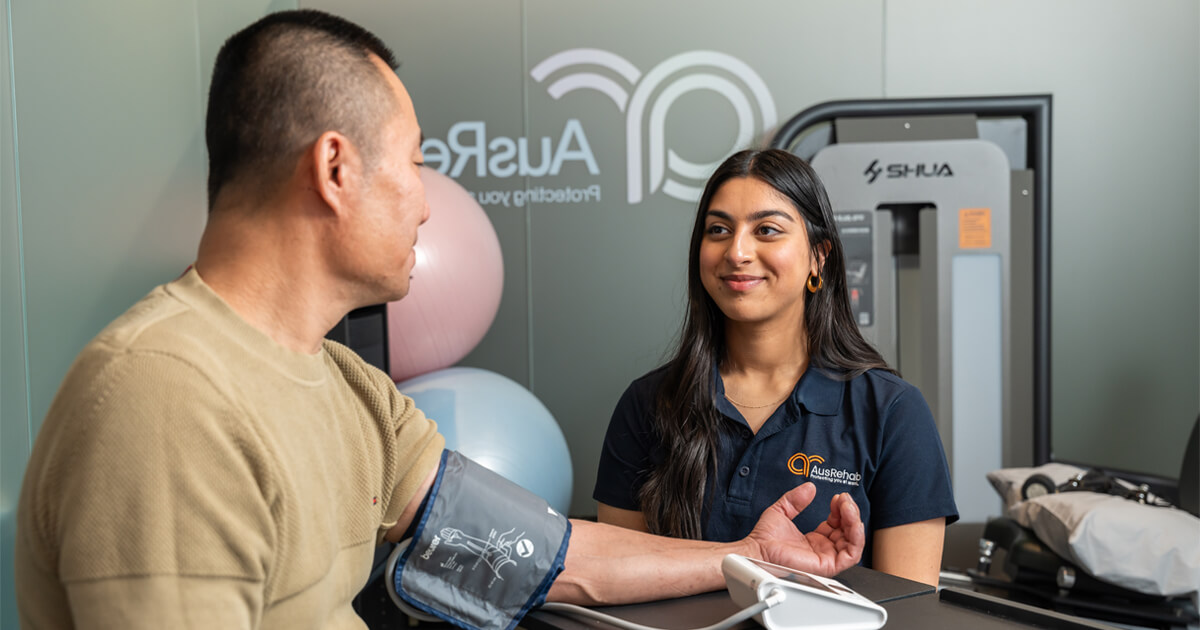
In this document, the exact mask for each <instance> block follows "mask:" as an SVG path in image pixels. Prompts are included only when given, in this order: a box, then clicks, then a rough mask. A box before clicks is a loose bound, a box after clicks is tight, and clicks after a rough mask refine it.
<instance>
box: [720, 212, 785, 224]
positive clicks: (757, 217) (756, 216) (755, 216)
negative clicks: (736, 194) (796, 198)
mask: <svg viewBox="0 0 1200 630" xmlns="http://www.w3.org/2000/svg"><path fill="white" fill-rule="evenodd" d="M705 216H710V217H717V218H718V219H724V220H726V221H733V216H731V215H730V214H729V213H728V212H725V211H724V210H709V211H708V212H706V213H705ZM767 217H783V218H785V219H787V220H788V221H791V222H792V223H795V222H796V219H795V217H793V216H792V215H791V214H789V213H787V212H785V211H783V210H774V209H767V210H758V211H756V212H754V213H752V214H751V215H750V220H751V221H761V220H763V219H765V218H767Z"/></svg>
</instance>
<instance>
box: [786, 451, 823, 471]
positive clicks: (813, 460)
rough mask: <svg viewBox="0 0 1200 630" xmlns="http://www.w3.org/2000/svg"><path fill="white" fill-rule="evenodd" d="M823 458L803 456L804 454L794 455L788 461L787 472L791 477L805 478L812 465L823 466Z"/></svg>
mask: <svg viewBox="0 0 1200 630" xmlns="http://www.w3.org/2000/svg"><path fill="white" fill-rule="evenodd" d="M823 463H825V458H824V457H821V456H820V455H805V454H804V453H796V454H795V455H792V458H791V459H789V460H788V470H790V471H792V474H793V475H800V476H801V477H807V476H808V471H809V469H810V468H812V465H813V464H823Z"/></svg>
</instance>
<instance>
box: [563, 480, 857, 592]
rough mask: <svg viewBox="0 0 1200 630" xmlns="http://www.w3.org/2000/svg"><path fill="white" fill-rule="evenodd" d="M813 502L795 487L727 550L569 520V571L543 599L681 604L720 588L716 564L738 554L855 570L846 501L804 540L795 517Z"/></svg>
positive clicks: (838, 500) (811, 491)
mask: <svg viewBox="0 0 1200 630" xmlns="http://www.w3.org/2000/svg"><path fill="white" fill-rule="evenodd" d="M815 495H816V488H815V487H814V486H813V485H812V484H811V483H806V484H803V485H801V486H799V487H796V488H793V489H792V490H791V491H789V492H788V493H787V494H785V495H783V496H782V497H781V498H780V499H779V500H778V501H776V502H775V504H774V505H772V506H771V507H769V508H767V510H766V511H765V512H763V515H762V517H761V518H760V519H759V521H758V524H757V525H755V527H754V530H753V531H751V532H750V535H749V536H747V537H746V538H744V539H742V540H740V541H737V542H732V543H714V542H707V541H700V540H683V539H678V538H664V537H661V536H654V535H651V534H646V533H642V532H637V531H632V530H629V529H625V528H622V527H616V526H612V525H605V524H602V523H592V522H588V521H572V527H573V528H574V529H573V532H572V534H571V544H570V546H569V547H568V548H567V558H566V569H565V570H564V571H563V572H562V574H561V575H559V576H558V579H557V580H556V581H555V582H554V585H553V586H552V587H551V588H550V593H549V596H548V599H549V600H551V601H565V602H571V603H576V604H586V605H605V604H624V603H632V602H640V601H652V600H657V599H665V598H669V597H682V596H685V595H694V594H696V593H704V592H708V591H713V590H717V589H720V588H722V587H724V585H725V578H724V577H723V575H722V574H721V560H722V559H724V557H725V556H726V555H727V554H731V553H736V554H739V555H743V556H748V557H751V558H757V559H761V560H766V561H767V562H773V563H775V564H781V565H784V566H789V567H793V568H796V569H801V570H803V571H808V572H810V573H817V574H820V575H827V576H828V575H834V574H836V573H839V572H841V571H843V570H845V569H848V568H850V567H851V566H854V565H855V564H857V563H858V561H859V559H860V558H861V557H862V550H863V544H864V542H865V540H866V533H865V531H864V529H863V524H862V519H861V517H860V516H859V513H858V506H856V505H855V504H854V501H853V500H851V499H850V497H849V496H848V495H845V494H839V495H837V496H835V497H834V498H833V500H832V501H830V516H829V518H828V520H826V522H825V523H822V524H821V526H820V527H818V528H817V529H816V530H813V531H812V532H809V533H808V534H802V533H801V532H800V531H799V530H797V529H796V526H795V524H793V523H792V519H793V518H795V517H796V515H797V514H799V513H800V512H801V511H802V510H804V508H806V507H808V504H809V503H811V502H812V500H813V497H814V496H815Z"/></svg>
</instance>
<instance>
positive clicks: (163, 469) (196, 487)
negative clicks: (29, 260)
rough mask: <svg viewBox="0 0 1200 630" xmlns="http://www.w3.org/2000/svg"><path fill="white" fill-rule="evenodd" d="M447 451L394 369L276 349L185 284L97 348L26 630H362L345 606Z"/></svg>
mask: <svg viewBox="0 0 1200 630" xmlns="http://www.w3.org/2000/svg"><path fill="white" fill-rule="evenodd" d="M443 444H444V441H443V439H442V437H441V436H440V435H438V433H437V432H436V426H435V425H434V423H433V422H432V421H430V420H428V419H426V418H425V416H424V415H423V414H422V413H421V411H420V410H418V409H416V408H415V407H414V406H413V403H412V400H411V399H409V398H407V397H405V396H403V395H401V394H400V393H399V392H397V391H396V387H395V385H394V384H393V383H392V381H391V379H390V378H389V377H388V376H387V375H386V374H384V373H383V372H381V371H379V370H377V369H375V368H373V367H371V366H369V365H367V364H366V363H365V362H363V361H362V359H360V358H359V357H358V356H357V355H356V354H354V353H353V352H351V351H350V350H348V349H347V348H345V347H343V346H340V345H338V344H336V343H333V342H328V341H327V342H325V344H324V347H323V348H322V349H321V351H320V352H318V353H316V354H314V355H308V354H301V353H296V352H293V351H291V350H288V349H286V348H284V347H282V346H280V345H279V344H277V343H275V342H274V341H273V340H271V339H270V338H269V337H268V336H266V335H265V334H264V333H262V332H261V331H259V330H258V329H256V328H254V327H253V326H251V325H250V324H249V323H247V322H246V321H245V320H243V319H242V318H241V317H239V316H238V315H237V313H235V312H234V311H233V309H232V308H230V307H229V305H228V304H226V303H225V302H224V301H223V300H222V299H221V298H220V297H219V296H218V295H217V294H215V293H214V292H213V291H212V290H211V289H210V288H209V287H208V286H207V285H205V284H204V282H203V280H201V278H200V276H199V275H197V273H196V272H195V270H191V271H189V272H188V273H186V274H185V275H184V276H183V277H181V278H180V279H178V280H176V281H174V282H172V283H169V284H166V285H163V286H160V287H158V288H156V289H155V290H154V291H152V292H151V293H150V294H149V295H147V296H146V297H145V298H143V299H142V300H141V301H140V302H138V303H137V304H135V305H134V306H133V307H132V308H130V309H129V310H128V311H127V312H126V313H125V314H124V315H122V316H121V317H120V318H118V319H117V320H115V321H114V322H113V323H112V324H110V325H109V326H108V327H107V328H106V329H105V330H104V331H103V332H101V333H100V335H98V336H97V337H96V338H95V339H94V340H93V341H92V342H91V343H89V344H88V346H87V347H86V348H85V349H84V350H83V352H82V353H81V354H80V355H79V357H78V358H77V359H76V360H75V363H74V364H73V365H72V367H71V369H70V371H69V372H68V374H67V377H66V379H65V380H64V382H63V384H62V386H61V388H60V390H59V392H58V394H57V396H56V398H55V400H54V402H53V404H52V406H51V408H50V411H49V413H48V414H47V416H46V419H45V422H44V423H43V424H42V427H41V429H40V431H39V433H38V436H37V440H36V443H35V445H34V448H33V453H32V455H31V457H30V460H29V465H28V468H27V470H26V473H25V479H24V485H23V488H22V492H21V498H20V505H19V508H18V517H17V519H18V524H17V541H16V556H15V564H16V566H15V569H16V587H17V588H16V590H17V600H18V606H19V609H20V617H21V623H22V627H24V628H27V629H36V628H70V627H79V628H83V627H96V628H143V627H145V628H151V627H152V628H287V629H289V630H292V629H296V628H363V627H365V626H364V625H363V623H362V622H361V620H359V619H358V617H357V616H356V615H355V614H354V611H353V610H352V608H351V606H350V602H351V600H352V598H353V597H354V596H355V594H356V593H357V592H358V591H359V590H360V589H361V588H362V586H363V585H364V583H365V582H366V579H367V577H368V572H369V570H370V564H371V559H372V554H373V551H374V547H375V546H376V544H377V543H378V542H379V541H380V539H381V537H382V535H383V533H384V532H386V531H387V529H388V528H389V527H390V526H392V525H394V524H395V522H396V520H397V519H398V518H399V515H400V513H401V511H402V510H403V509H404V507H405V506H406V505H407V503H408V502H409V500H410V499H411V498H412V497H413V495H414V494H415V493H416V491H417V488H418V486H419V484H420V482H421V481H422V480H423V479H424V478H425V476H426V475H427V474H428V472H429V471H430V470H432V469H433V468H434V467H435V466H436V465H437V461H438V457H439V456H440V453H441V450H442V448H443Z"/></svg>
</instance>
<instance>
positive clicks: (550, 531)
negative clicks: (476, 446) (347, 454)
mask: <svg viewBox="0 0 1200 630" xmlns="http://www.w3.org/2000/svg"><path fill="white" fill-rule="evenodd" d="M418 518H419V519H420V521H419V524H418V525H417V529H416V532H415V533H414V534H413V542H412V543H411V544H410V545H409V546H408V548H407V549H406V550H405V551H404V552H403V554H402V555H401V556H400V559H399V560H398V561H397V563H396V571H395V573H394V574H393V575H392V576H391V577H390V579H392V580H393V582H394V589H395V592H396V594H397V595H398V596H399V597H400V598H401V599H402V600H404V601H405V602H407V603H408V604H410V605H411V606H413V607H414V608H416V609H417V610H420V611H422V612H425V613H428V614H431V615H433V616H435V617H438V618H439V619H442V620H444V621H447V622H449V623H452V624H454V625H456V626H459V627H461V628H467V629H469V630H475V629H480V630H482V629H489V630H491V629H495V630H504V629H511V628H513V627H515V626H516V624H517V621H518V620H520V618H521V617H522V616H524V615H525V613H526V612H528V611H529V609H530V608H532V607H533V606H537V605H540V604H541V603H542V602H544V601H545V599H546V592H547V591H549V590H550V585H551V584H553V582H554V578H556V577H557V576H558V574H559V573H560V572H562V570H563V563H564V560H565V558H566V554H567V544H568V542H569V540H570V537H571V523H570V522H569V521H568V520H567V518H566V517H565V516H563V515H561V514H559V513H558V512H555V511H554V510H553V509H552V508H551V507H550V506H549V504H547V503H546V501H544V500H543V499H542V498H541V497H539V496H537V495H535V494H533V493H531V492H529V491H528V490H525V489H524V488H522V487H520V486H518V485H516V484H515V483H513V482H511V481H509V480H507V479H505V478H504V477H501V476H500V475H497V474H496V473H494V472H492V471H490V470H488V469H486V468H484V467H483V466H480V465H479V464H476V463H475V462H472V461H471V460H469V459H467V458H466V457H463V456H462V455H461V454H459V453H456V452H454V451H445V452H443V453H442V463H441V466H440V467H439V470H438V474H437V479H436V480H435V481H434V484H433V488H432V489H431V490H430V491H429V499H428V500H427V501H426V507H425V511H424V512H423V513H422V514H420V515H419V517H418Z"/></svg>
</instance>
